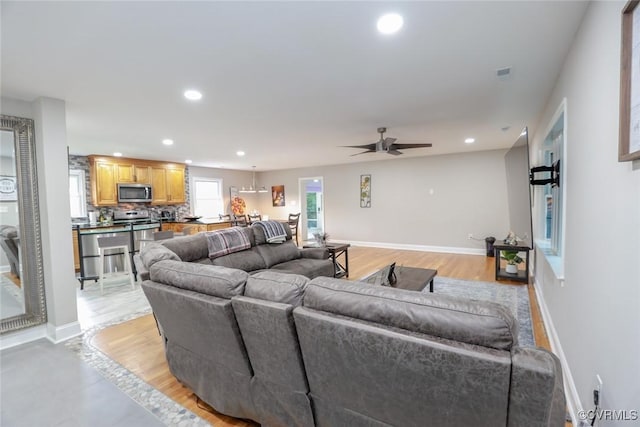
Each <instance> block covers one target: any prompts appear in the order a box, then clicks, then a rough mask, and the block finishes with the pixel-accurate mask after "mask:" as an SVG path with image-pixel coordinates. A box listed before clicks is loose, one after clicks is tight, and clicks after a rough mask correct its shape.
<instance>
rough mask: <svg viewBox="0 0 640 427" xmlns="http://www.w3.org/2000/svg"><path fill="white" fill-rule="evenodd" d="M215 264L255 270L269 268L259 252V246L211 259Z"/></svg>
mask: <svg viewBox="0 0 640 427" xmlns="http://www.w3.org/2000/svg"><path fill="white" fill-rule="evenodd" d="M210 262H211V263H212V264H213V265H220V266H223V267H229V268H238V269H240V270H243V271H254V270H261V269H263V268H267V264H266V263H265V262H264V259H263V258H262V256H261V255H260V253H259V252H258V248H255V247H253V248H251V249H248V250H244V251H242V252H236V253H233V254H229V255H225V256H222V257H220V258H214V259H212V260H210Z"/></svg>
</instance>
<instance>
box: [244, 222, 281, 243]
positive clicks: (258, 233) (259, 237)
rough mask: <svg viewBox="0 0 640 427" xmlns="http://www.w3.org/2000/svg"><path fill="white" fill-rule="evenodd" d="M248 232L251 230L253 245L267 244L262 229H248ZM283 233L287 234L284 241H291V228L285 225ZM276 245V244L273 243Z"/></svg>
mask: <svg viewBox="0 0 640 427" xmlns="http://www.w3.org/2000/svg"><path fill="white" fill-rule="evenodd" d="M248 228H249V229H250V230H253V234H254V236H255V244H256V245H265V244H267V236H265V234H264V229H263V228H262V227H248ZM284 231H285V232H286V233H287V237H286V241H289V240H291V228H289V226H288V225H285V227H284ZM275 244H277V243H275Z"/></svg>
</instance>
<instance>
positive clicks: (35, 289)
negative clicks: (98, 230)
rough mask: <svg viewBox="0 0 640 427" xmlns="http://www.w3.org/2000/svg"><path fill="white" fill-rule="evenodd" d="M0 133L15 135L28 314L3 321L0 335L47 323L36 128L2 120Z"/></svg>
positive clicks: (11, 119)
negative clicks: (2, 131)
mask: <svg viewBox="0 0 640 427" xmlns="http://www.w3.org/2000/svg"><path fill="white" fill-rule="evenodd" d="M0 129H1V130H6V131H10V132H13V137H14V141H15V142H14V147H15V152H16V155H15V158H16V159H15V160H16V181H17V182H18V209H19V211H20V212H19V213H18V218H19V219H20V228H19V229H20V251H21V254H20V258H21V259H20V262H21V264H22V271H21V277H20V280H21V282H22V290H23V292H24V305H25V313H24V314H20V315H18V316H13V317H9V318H6V319H1V323H0V334H5V333H7V332H11V331H16V330H19V329H24V328H30V327H33V326H38V325H41V324H43V323H46V322H47V306H46V300H45V289H44V270H43V262H42V239H41V235H40V207H39V203H38V174H37V167H36V144H35V135H34V134H35V128H34V122H33V120H32V119H26V118H22V117H13V116H7V115H4V114H3V115H1V116H0Z"/></svg>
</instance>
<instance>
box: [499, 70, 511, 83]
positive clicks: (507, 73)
mask: <svg viewBox="0 0 640 427" xmlns="http://www.w3.org/2000/svg"><path fill="white" fill-rule="evenodd" d="M496 76H498V78H499V79H501V80H504V79H507V78H509V77H510V76H511V67H504V68H498V69H497V70H496Z"/></svg>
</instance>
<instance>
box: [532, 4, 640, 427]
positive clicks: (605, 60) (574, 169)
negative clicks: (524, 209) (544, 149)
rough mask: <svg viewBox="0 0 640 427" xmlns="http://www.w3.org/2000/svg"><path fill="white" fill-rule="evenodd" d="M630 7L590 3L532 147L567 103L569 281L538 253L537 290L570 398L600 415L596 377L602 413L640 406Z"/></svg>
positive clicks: (639, 230)
mask: <svg viewBox="0 0 640 427" xmlns="http://www.w3.org/2000/svg"><path fill="white" fill-rule="evenodd" d="M623 5H624V2H620V1H618V2H594V3H591V4H590V6H589V9H588V10H587V13H586V15H585V18H584V21H583V23H582V25H581V27H580V29H579V31H578V33H577V35H576V39H575V41H574V44H573V46H572V47H571V50H570V53H569V55H568V57H567V59H566V62H565V64H564V67H563V70H562V72H561V74H560V76H559V79H558V81H557V83H556V87H555V89H554V91H553V93H552V96H551V97H550V99H549V102H548V104H547V107H546V110H545V111H544V114H543V115H542V118H541V121H540V124H539V126H538V127H537V129H539V130H540V131H539V132H537V133H536V134H535V136H534V144H533V145H534V148H533V150H532V154H533V155H534V156H537V154H538V151H539V147H540V146H541V144H542V141H543V138H544V135H543V133H544V132H545V129H547V128H548V126H549V124H550V121H551V117H552V116H553V114H554V112H555V111H556V109H557V108H558V105H559V104H560V103H561V101H562V99H563V98H564V97H566V99H567V110H566V114H567V126H568V128H567V140H566V152H567V154H566V159H565V162H564V165H565V168H564V170H565V172H564V180H565V181H564V184H565V185H564V190H565V192H566V222H565V229H566V232H565V239H566V247H565V256H564V277H565V280H564V281H562V280H559V278H558V277H556V275H555V274H554V272H553V271H552V270H551V268H550V267H549V265H548V264H547V261H546V259H545V258H544V256H540V255H541V254H540V251H537V256H536V258H537V261H536V286H537V287H538V288H539V289H540V290H541V291H542V293H543V295H544V298H543V304H544V305H545V306H546V310H548V314H549V315H550V319H551V322H547V326H548V327H549V326H550V327H551V328H552V329H551V331H550V332H551V335H552V336H551V338H552V339H554V338H557V339H558V340H559V344H560V346H559V348H557V350H558V351H559V352H560V354H561V356H563V357H564V358H565V361H566V363H567V364H568V365H567V366H568V367H569V372H568V373H570V374H571V376H572V378H573V381H574V383H575V389H574V390H571V389H569V390H568V391H569V392H577V398H578V399H579V401H577V402H575V403H576V407H575V409H576V410H578V409H580V406H583V407H584V408H585V409H592V408H593V398H592V394H591V393H592V389H593V386H594V385H595V376H596V374H600V376H601V377H602V380H603V382H604V387H603V395H602V400H601V407H602V408H604V409H616V410H627V411H630V410H633V409H635V410H637V409H638V408H640V381H638V372H640V327H639V326H640V170H639V169H640V162H638V161H636V162H634V163H631V162H625V163H619V162H618V161H617V157H618V127H619V125H618V121H619V114H618V111H619V110H618V109H619V90H620V32H621V28H620V16H621V11H622V7H623ZM537 196H538V199H537V200H536V203H542V200H541V199H540V194H539V192H538V194H537ZM538 221H540V218H538ZM574 397H576V396H574ZM597 425H603V426H604V425H607V426H609V425H625V426H627V425H638V421H636V422H628V421H627V422H619V423H617V424H616V423H614V422H602V423H600V422H598V423H597Z"/></svg>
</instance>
